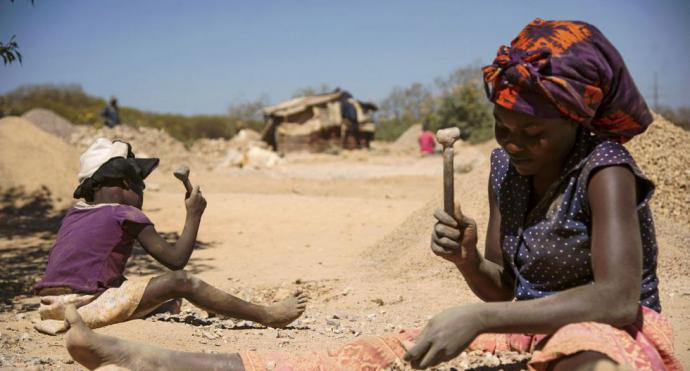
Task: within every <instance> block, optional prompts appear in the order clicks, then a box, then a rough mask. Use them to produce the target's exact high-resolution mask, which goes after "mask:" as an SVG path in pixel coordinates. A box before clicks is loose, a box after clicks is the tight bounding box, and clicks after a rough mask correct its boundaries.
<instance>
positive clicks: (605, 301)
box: [67, 19, 682, 370]
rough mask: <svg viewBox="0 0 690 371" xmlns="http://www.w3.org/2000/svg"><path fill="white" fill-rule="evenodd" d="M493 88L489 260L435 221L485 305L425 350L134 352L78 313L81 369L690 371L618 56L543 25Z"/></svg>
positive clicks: (498, 73)
mask: <svg viewBox="0 0 690 371" xmlns="http://www.w3.org/2000/svg"><path fill="white" fill-rule="evenodd" d="M484 74H485V80H486V85H487V88H488V89H487V90H488V93H489V98H490V99H491V101H492V102H493V103H494V104H495V110H494V115H495V118H496V140H497V141H498V143H499V144H500V146H501V148H500V149H497V150H495V151H494V152H493V154H492V156H491V166H492V169H491V176H490V179H489V192H488V193H489V195H488V196H489V207H490V217H489V225H488V227H487V237H486V244H485V253H484V254H483V255H482V254H481V253H480V252H479V251H478V248H477V243H478V237H477V226H476V224H475V223H474V221H472V219H470V218H468V217H467V216H464V215H463V214H462V213H461V210H460V209H459V208H458V209H457V210H456V212H455V215H448V214H447V213H445V212H443V211H442V210H439V211H437V212H436V214H435V216H436V218H437V219H438V223H437V224H436V225H435V227H434V232H433V235H432V241H431V249H432V250H433V252H434V253H435V254H437V255H439V256H441V257H443V258H445V259H447V260H448V261H450V262H452V263H453V264H455V265H456V266H457V267H458V269H459V271H460V273H461V274H462V275H463V276H464V277H465V280H466V282H467V283H468V285H469V286H470V288H471V289H472V290H473V291H474V292H475V293H476V294H477V295H478V296H479V297H480V298H482V299H483V300H484V301H486V302H487V303H481V304H470V305H463V306H458V307H455V308H451V309H448V310H446V311H445V312H443V313H441V314H439V315H437V316H435V317H434V318H433V319H431V321H429V323H428V324H427V326H426V327H425V328H424V329H423V330H422V331H421V334H420V331H416V330H406V331H403V332H401V333H399V334H397V335H394V336H389V337H384V338H381V337H367V338H360V339H359V340H357V341H354V342H352V343H350V344H347V345H345V346H343V347H342V348H340V349H339V350H335V351H333V352H329V353H328V354H305V355H291V354H285V353H282V354H273V353H257V352H243V353H239V354H223V355H220V354H219V355H203V354H189V353H182V352H174V351H169V350H164V349H159V348H153V347H143V346H134V345H133V344H131V343H128V342H126V341H122V340H118V339H114V338H110V337H105V336H102V335H98V334H94V333H93V332H90V331H88V329H86V328H85V326H83V325H81V322H80V320H79V318H78V316H77V314H76V312H74V311H71V312H70V313H69V315H68V317H69V318H68V320H69V322H70V323H71V324H72V326H73V330H71V331H70V333H69V334H68V339H67V347H68V350H69V351H70V354H72V355H73V357H75V359H76V360H77V361H78V362H80V363H82V364H84V365H87V366H89V367H93V366H98V365H102V364H109V363H114V364H119V365H123V366H131V365H133V364H135V363H134V362H139V363H138V364H145V365H165V367H171V369H172V368H174V366H175V365H177V366H178V367H179V368H180V369H183V368H184V367H187V368H190V369H191V368H212V367H217V368H220V367H226V368H227V369H238V370H239V369H251V370H262V369H267V366H264V365H267V364H272V365H274V366H275V367H276V368H280V369H295V370H297V369H299V370H311V369H348V370H357V369H365V368H366V369H383V368H386V367H390V366H392V365H393V362H395V361H396V359H398V358H399V357H401V356H402V355H403V354H404V353H405V349H407V352H406V353H405V359H406V360H408V361H409V362H410V363H411V364H412V366H414V367H416V368H426V367H430V366H433V365H436V364H438V363H441V362H443V361H447V360H450V359H452V358H454V357H455V356H457V355H458V354H459V353H460V352H461V351H463V350H465V349H469V350H483V351H487V352H493V351H500V350H517V351H523V352H531V353H532V359H531V361H530V363H529V367H530V369H532V370H544V369H553V370H581V369H594V368H596V367H602V368H604V369H605V368H608V369H615V368H618V367H621V368H628V369H629V368H632V369H641V370H667V369H668V370H680V369H682V367H681V365H680V363H679V361H678V360H677V359H676V358H675V357H674V355H673V341H672V334H671V326H670V324H669V323H668V321H667V320H666V319H665V318H664V317H663V316H662V315H661V314H660V311H661V304H660V302H659V293H658V279H657V276H656V256H657V246H656V240H655V236H654V227H653V223H652V214H651V211H650V209H649V205H648V203H649V199H650V197H651V194H652V191H653V189H654V186H653V184H652V183H651V182H650V181H649V180H648V179H647V178H646V177H645V176H644V175H643V174H642V173H641V172H640V170H639V169H638V167H637V165H635V162H634V161H633V159H632V158H631V156H630V154H629V153H628V152H627V151H626V150H625V148H624V147H623V146H622V145H621V144H620V143H621V142H624V141H626V140H628V139H630V138H631V137H633V136H634V135H637V134H640V133H641V132H643V131H644V130H645V128H646V127H647V126H648V125H649V124H650V122H651V121H652V116H651V114H650V113H649V111H648V109H647V107H646V105H645V102H644V100H643V99H642V97H641V96H640V94H639V93H638V91H637V89H636V87H635V85H634V83H633V81H632V78H631V77H630V75H629V73H628V71H627V69H626V67H625V64H624V63H623V60H622V58H621V56H620V55H619V54H618V52H617V51H616V49H615V48H614V47H613V46H612V45H611V44H610V43H609V42H608V40H606V38H605V37H604V36H603V35H602V34H601V32H599V30H597V29H596V28H595V27H593V26H591V25H589V24H586V23H582V22H567V21H543V20H541V19H537V20H535V21H533V22H532V23H531V24H529V25H528V26H527V27H526V28H525V29H524V30H523V31H522V32H521V33H520V34H519V35H518V37H517V38H515V39H514V40H513V42H512V43H511V46H510V47H507V46H504V47H501V48H500V49H499V52H498V56H497V58H496V60H495V62H494V64H493V65H491V66H488V67H486V68H485V70H484ZM410 341H414V345H410V344H409V342H410ZM178 362H188V363H185V364H184V365H183V364H181V363H178Z"/></svg>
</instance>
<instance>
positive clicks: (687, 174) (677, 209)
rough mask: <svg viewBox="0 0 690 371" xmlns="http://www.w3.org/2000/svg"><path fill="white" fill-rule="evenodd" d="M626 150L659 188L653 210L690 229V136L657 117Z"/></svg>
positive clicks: (655, 195)
mask: <svg viewBox="0 0 690 371" xmlns="http://www.w3.org/2000/svg"><path fill="white" fill-rule="evenodd" d="M625 146H626V147H627V148H628V150H629V151H630V153H631V154H632V155H633V158H634V159H635V161H636V162H637V164H638V166H639V167H640V168H641V169H642V171H643V172H644V173H645V174H646V175H647V176H648V177H649V178H650V179H652V181H653V182H654V184H656V191H655V193H654V196H653V197H652V201H651V206H652V210H653V211H654V212H655V213H661V214H663V215H665V216H668V217H670V218H671V219H673V220H676V221H679V222H681V223H684V224H687V225H690V213H689V212H688V205H690V132H688V131H685V130H683V129H682V128H681V127H679V126H677V125H674V124H673V123H671V122H670V121H668V120H666V119H665V118H663V117H662V116H661V115H657V114H654V122H653V123H652V124H651V125H650V126H649V128H648V129H647V131H645V132H644V133H642V134H640V135H638V136H637V137H635V138H633V139H632V140H631V141H629V142H628V143H626V145H625Z"/></svg>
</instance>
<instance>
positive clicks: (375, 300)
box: [371, 298, 385, 307]
mask: <svg viewBox="0 0 690 371" xmlns="http://www.w3.org/2000/svg"><path fill="white" fill-rule="evenodd" d="M371 302H372V303H375V304H376V305H378V306H379V307H382V306H383V305H384V304H385V303H384V301H383V299H381V298H376V299H374V300H372V301H371Z"/></svg>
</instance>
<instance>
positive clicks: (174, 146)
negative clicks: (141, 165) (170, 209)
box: [70, 125, 191, 171]
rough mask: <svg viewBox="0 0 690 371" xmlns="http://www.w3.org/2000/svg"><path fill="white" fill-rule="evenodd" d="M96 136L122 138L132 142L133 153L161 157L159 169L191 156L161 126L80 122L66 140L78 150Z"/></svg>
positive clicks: (188, 161) (185, 160) (176, 164)
mask: <svg viewBox="0 0 690 371" xmlns="http://www.w3.org/2000/svg"><path fill="white" fill-rule="evenodd" d="M97 138H108V139H110V140H115V139H119V140H122V141H125V142H127V143H129V144H131V145H132V150H133V151H134V153H135V154H136V155H137V157H158V158H160V159H161V162H160V169H162V170H164V171H167V170H170V169H173V168H175V167H177V166H179V165H180V164H182V163H185V164H190V160H191V156H190V152H189V151H188V150H187V148H185V146H184V145H183V144H182V143H181V142H180V141H178V140H177V139H175V138H173V137H171V136H170V135H169V134H168V133H167V132H166V131H165V130H162V129H156V128H147V127H138V128H137V127H131V126H127V125H119V126H116V127H115V128H113V129H110V128H107V127H103V128H98V129H97V128H93V127H87V126H84V127H81V126H80V127H76V128H75V131H74V133H73V134H72V136H71V137H70V143H72V144H73V145H74V146H75V147H76V148H77V150H78V151H79V153H82V152H83V151H84V150H86V149H87V148H88V147H89V146H90V145H91V144H93V142H94V141H95V140H96V139H97ZM190 166H191V165H190Z"/></svg>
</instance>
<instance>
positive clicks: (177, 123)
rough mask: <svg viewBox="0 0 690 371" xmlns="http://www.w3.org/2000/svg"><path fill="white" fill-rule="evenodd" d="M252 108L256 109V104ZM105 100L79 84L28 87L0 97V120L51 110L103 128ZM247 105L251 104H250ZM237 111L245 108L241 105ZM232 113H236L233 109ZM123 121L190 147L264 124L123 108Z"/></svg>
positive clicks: (213, 116)
mask: <svg viewBox="0 0 690 371" xmlns="http://www.w3.org/2000/svg"><path fill="white" fill-rule="evenodd" d="M252 104H254V106H252V107H250V108H251V109H253V110H256V102H252ZM105 105H106V101H105V100H104V99H102V98H98V97H93V96H90V95H88V94H86V93H85V92H84V91H83V90H82V88H81V87H80V86H79V85H50V84H46V85H29V86H22V87H19V88H17V89H16V90H14V91H12V92H9V93H7V94H4V95H0V117H2V116H9V115H12V116H20V115H22V114H24V113H25V112H27V111H29V110H31V109H33V108H38V107H40V108H45V109H49V110H51V111H53V112H55V113H57V114H58V115H60V116H63V117H64V118H66V119H67V120H69V121H70V122H72V123H73V124H75V125H102V121H103V120H102V118H101V110H102V109H103V107H104V106H105ZM247 105H248V104H247ZM237 109H238V110H240V111H241V110H242V109H244V106H242V105H238V108H237ZM231 112H233V111H232V110H231ZM120 119H121V121H122V122H123V123H124V124H126V125H129V126H134V127H139V126H145V127H154V128H160V129H163V130H165V131H167V132H168V134H170V135H171V136H173V137H174V138H176V139H178V140H180V141H182V142H184V143H187V144H189V143H190V142H192V141H194V140H196V139H199V138H231V137H232V136H233V135H235V134H236V133H237V131H238V130H239V129H241V128H245V127H247V128H252V129H254V130H261V128H262V127H263V121H262V120H258V121H256V120H255V121H251V120H250V121H242V118H238V117H233V116H232V115H228V116H224V115H193V116H186V115H179V114H162V113H152V112H146V111H141V110H138V109H135V108H131V107H124V106H121V107H120Z"/></svg>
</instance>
